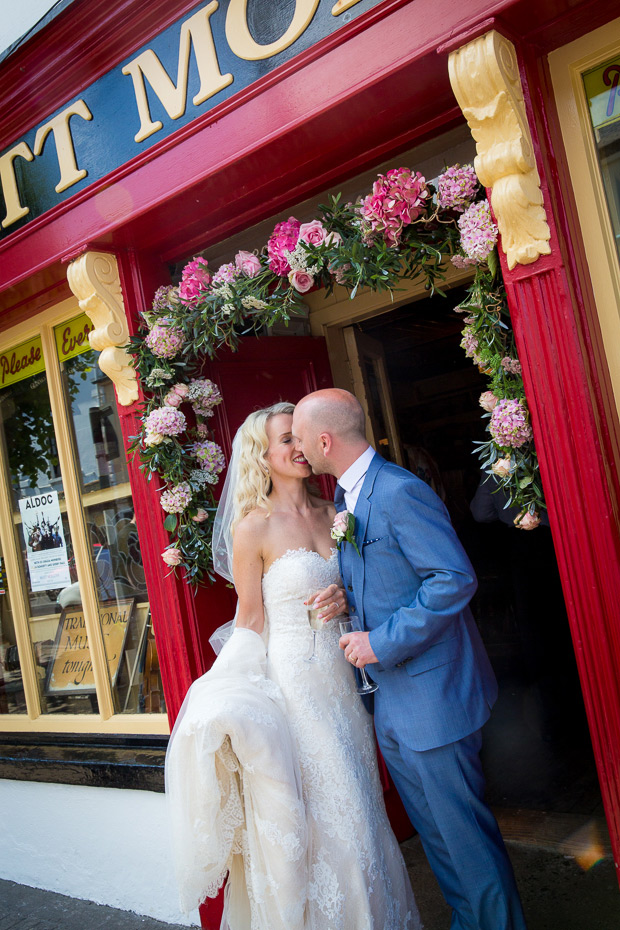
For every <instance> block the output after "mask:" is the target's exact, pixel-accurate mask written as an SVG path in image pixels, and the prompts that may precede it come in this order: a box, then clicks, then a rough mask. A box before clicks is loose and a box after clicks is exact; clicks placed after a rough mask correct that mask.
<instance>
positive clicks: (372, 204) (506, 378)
mask: <svg viewBox="0 0 620 930" xmlns="http://www.w3.org/2000/svg"><path fill="white" fill-rule="evenodd" d="M319 210H320V211H321V218H320V219H313V220H311V221H310V222H307V223H300V222H299V221H298V220H297V219H296V218H295V217H292V216H291V217H289V219H288V220H287V221H285V222H281V223H278V224H277V225H276V226H275V228H274V231H273V233H272V235H271V236H270V238H269V240H268V242H267V244H266V246H265V247H264V248H263V249H262V250H261V251H260V252H259V253H254V252H246V251H239V252H237V254H236V255H235V257H234V261H232V262H229V263H226V264H224V265H221V266H220V268H218V269H217V271H216V272H215V273H214V274H212V273H211V271H210V270H209V266H208V262H207V260H206V259H205V258H203V257H201V256H198V257H196V258H194V259H193V260H192V261H191V262H189V263H188V264H187V265H186V266H185V267H184V269H183V273H182V278H181V282H180V284H179V285H178V286H176V287H173V286H171V287H161V288H159V290H158V291H157V292H156V294H155V298H154V301H153V306H152V309H151V311H149V312H147V313H144V314H143V317H144V323H145V327H146V334H145V335H141V336H139V337H137V338H135V339H134V340H132V343H131V346H130V351H131V352H132V353H133V355H134V357H135V362H136V368H137V370H138V372H139V374H140V377H141V380H142V383H143V385H144V387H145V388H146V390H147V391H148V392H149V394H150V396H149V398H148V400H147V401H146V404H145V410H144V413H143V417H142V431H141V434H140V435H139V436H136V437H134V439H133V443H132V447H131V448H132V451H134V452H139V454H140V457H141V460H142V465H141V468H142V469H143V470H144V471H145V472H146V474H147V476H148V477H149V479H150V478H151V477H152V475H153V474H155V473H157V474H159V475H160V476H161V478H162V479H163V482H164V488H163V490H162V494H161V498H160V503H161V506H162V509H163V511H164V512H165V513H166V514H167V516H166V517H165V519H164V526H165V528H166V529H167V530H168V532H169V533H170V534H171V535H172V540H171V544H170V545H169V547H168V548H167V549H166V550H165V551H164V553H162V558H163V559H164V562H165V563H166V564H167V565H170V566H171V567H173V568H176V567H177V566H179V565H180V566H182V567H183V568H184V570H185V573H186V577H187V579H188V580H189V581H190V582H191V583H192V584H199V583H200V582H202V581H203V580H204V576H205V575H206V576H207V577H208V578H209V579H211V580H212V577H213V576H212V573H211V567H210V566H211V542H210V540H211V532H212V524H213V516H214V514H215V510H216V500H215V496H214V493H213V488H214V485H215V484H217V482H218V480H219V475H220V473H221V472H222V470H223V469H224V467H225V461H224V456H223V454H222V450H221V448H220V447H219V445H217V443H216V442H214V440H213V436H212V433H211V431H210V430H209V427H208V423H207V421H208V419H209V418H210V417H211V416H212V415H213V408H214V407H215V406H216V405H217V404H219V403H220V402H221V399H222V398H221V395H220V392H219V389H218V388H217V386H216V385H215V384H213V382H211V381H209V380H207V379H205V378H203V377H201V364H202V360H203V359H204V357H205V356H208V357H210V358H212V357H214V356H215V354H216V353H217V351H218V349H220V348H221V347H222V346H228V347H229V348H232V349H235V348H236V346H237V345H238V343H239V339H240V338H241V337H242V336H245V335H247V334H249V333H256V334H258V333H260V332H261V331H264V330H265V329H268V328H270V327H272V326H273V325H274V324H275V323H276V322H284V323H285V324H288V322H289V320H290V319H291V318H292V317H293V316H295V315H296V314H299V313H300V312H302V311H303V309H304V304H303V295H304V294H306V293H307V292H308V291H309V290H311V289H312V288H315V287H324V288H325V289H326V293H327V294H330V293H331V292H332V291H333V288H334V287H335V285H341V286H343V287H345V288H347V290H348V291H349V292H350V296H351V298H353V297H355V295H356V293H357V291H358V289H359V288H360V287H362V288H363V287H367V288H370V289H371V290H373V291H383V290H385V291H392V290H394V289H396V288H397V287H398V284H399V281H400V280H401V279H402V278H409V279H411V280H419V281H422V282H423V283H424V286H425V287H426V289H427V290H428V291H429V293H430V294H433V293H435V292H437V293H439V294H444V292H443V291H442V290H441V289H440V286H439V285H440V284H441V282H442V281H443V279H444V276H445V271H446V259H447V258H450V260H451V261H452V262H453V264H454V265H456V266H457V267H459V268H464V267H467V266H469V265H471V266H473V268H474V282H473V284H472V285H471V287H470V288H469V290H468V295H467V298H466V299H465V301H464V302H463V303H462V304H461V305H460V306H459V307H457V308H456V310H457V312H459V313H465V314H466V316H465V321H464V322H465V327H464V329H463V338H462V342H461V346H462V347H463V349H464V351H465V352H466V354H467V356H468V357H470V358H471V359H472V361H473V363H474V364H476V365H477V366H478V368H479V369H480V371H481V372H483V373H484V374H485V375H487V376H488V377H489V379H490V381H489V388H488V390H487V391H485V392H484V393H483V394H482V395H481V398H480V404H481V406H482V407H483V409H484V411H485V414H484V416H486V417H488V419H489V423H488V424H487V431H488V433H489V435H490V438H489V439H488V440H487V441H485V442H481V443H478V446H479V449H478V451H479V455H480V459H481V463H482V467H483V468H484V470H485V471H486V472H487V473H488V474H489V475H490V476H493V477H492V478H491V479H490V480H494V481H495V482H496V483H497V484H498V486H499V487H501V488H503V490H504V492H506V495H507V498H508V503H507V506H508V505H512V506H516V507H518V508H519V515H518V517H517V518H516V520H515V524H516V525H517V526H518V527H519V528H521V529H533V528H534V527H535V526H537V525H538V523H539V522H540V511H541V510H542V509H544V507H545V503H544V498H543V493H542V487H541V483H540V478H539V474H538V460H537V457H536V451H535V448H534V444H533V441H532V430H531V426H530V422H529V412H528V408H527V403H526V400H525V392H524V388H523V379H522V377H521V365H520V363H519V360H518V357H517V353H516V350H515V344H514V337H513V333H512V329H511V326H510V316H509V313H508V307H507V303H506V294H505V290H504V286H503V282H502V280H501V275H500V274H499V262H498V258H497V252H496V249H495V246H496V242H497V227H496V225H495V224H494V222H493V219H492V216H491V212H490V209H489V205H488V203H487V201H486V199H485V198H484V191H483V190H482V189H481V188H480V185H479V183H478V179H477V177H476V174H475V172H474V169H473V168H472V166H471V165H465V166H460V165H453V166H452V167H450V168H448V169H447V170H446V171H444V173H443V174H441V175H440V177H439V178H438V179H437V181H436V183H435V184H431V183H429V182H427V181H426V179H425V178H424V177H423V176H422V175H421V174H420V172H415V171H413V170H411V169H409V168H397V169H392V170H390V171H387V172H386V174H385V175H379V176H378V178H377V180H376V181H375V182H374V184H373V188H372V192H370V193H369V194H368V195H367V196H366V197H364V198H361V199H359V200H358V201H356V202H355V203H346V204H343V203H341V196H340V195H338V196H336V197H332V198H331V199H330V203H329V204H328V205H324V206H320V207H319ZM444 296H445V295H444ZM181 407H185V409H186V411H187V412H184V411H183V410H181V409H180V408H181ZM188 407H189V408H190V409H191V413H190V412H189V410H188V409H187V408H188Z"/></svg>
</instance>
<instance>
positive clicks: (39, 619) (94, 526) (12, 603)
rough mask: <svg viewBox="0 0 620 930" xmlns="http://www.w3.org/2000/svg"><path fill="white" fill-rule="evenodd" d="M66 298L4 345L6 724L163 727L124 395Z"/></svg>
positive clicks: (1, 611)
mask: <svg viewBox="0 0 620 930" xmlns="http://www.w3.org/2000/svg"><path fill="white" fill-rule="evenodd" d="M69 303H70V304H71V308H72V309H73V313H72V314H68V315H67V316H65V318H61V319H60V320H59V319H58V314H55V315H54V314H48V315H47V316H46V317H45V318H42V319H41V321H40V325H39V326H38V328H37V330H38V334H37V335H34V336H32V337H31V338H30V339H28V340H25V341H23V340H22V341H19V342H13V343H12V344H11V343H8V342H7V343H5V344H0V537H1V540H2V554H3V555H4V556H5V558H2V560H1V568H0V572H1V574H0V730H1V729H11V728H14V724H15V721H16V720H18V719H19V717H20V716H21V717H22V719H21V726H20V728H21V729H31V728H34V729H37V728H38V727H39V728H43V729H46V730H49V729H50V723H48V722H47V721H49V720H51V719H52V718H53V726H52V727H51V728H52V729H60V730H64V731H69V730H71V729H72V728H75V726H76V724H75V723H74V722H75V720H76V719H79V720H80V721H81V723H80V725H79V726H77V729H79V730H80V731H84V730H85V729H86V730H88V729H92V730H93V731H96V730H98V729H104V730H105V731H107V732H113V731H114V730H115V729H118V730H119V731H121V732H128V731H130V730H131V731H136V732H141V731H144V728H145V727H146V729H147V730H148V731H149V732H166V722H165V717H164V716H163V715H164V714H165V705H164V699H163V692H162V687H161V678H160V675H159V667H158V662H157V653H156V649H155V643H154V638H153V630H152V623H151V617H150V611H149V603H148V597H147V592H146V583H145V573H144V568H143V565H142V557H141V553H140V542H139V539H138V534H137V529H136V522H135V517H134V510H133V504H132V498H131V490H130V485H129V477H128V470H127V461H126V456H125V450H124V446H123V441H122V434H121V428H120V421H119V417H118V412H117V407H116V399H115V394H114V388H113V385H112V382H111V381H110V380H109V378H108V377H107V376H106V375H105V374H103V373H102V371H101V370H100V369H99V367H98V365H97V357H98V353H97V352H95V351H94V350H92V349H91V348H90V344H89V342H88V333H89V331H90V330H92V328H93V327H92V324H91V323H90V320H89V318H88V317H87V316H86V315H84V314H77V315H76V312H75V310H76V308H75V304H73V302H69ZM76 715H79V718H77V716H76ZM149 718H150V719H151V720H152V723H151V724H150V725H149V724H148V719H149ZM3 721H4V723H7V725H6V726H5V725H4V723H3ZM8 721H12V723H13V726H12V727H11V726H8ZM72 721H74V722H73V723H72Z"/></svg>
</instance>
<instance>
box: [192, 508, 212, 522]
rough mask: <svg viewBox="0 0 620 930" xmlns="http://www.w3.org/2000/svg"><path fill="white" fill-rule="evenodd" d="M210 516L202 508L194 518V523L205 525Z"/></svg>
mask: <svg viewBox="0 0 620 930" xmlns="http://www.w3.org/2000/svg"><path fill="white" fill-rule="evenodd" d="M208 516H209V514H208V513H207V511H206V510H204V509H203V508H202V507H199V508H198V510H197V511H196V513H195V515H194V516H193V517H192V520H193V521H194V523H204V522H205V520H206V519H207V518H208Z"/></svg>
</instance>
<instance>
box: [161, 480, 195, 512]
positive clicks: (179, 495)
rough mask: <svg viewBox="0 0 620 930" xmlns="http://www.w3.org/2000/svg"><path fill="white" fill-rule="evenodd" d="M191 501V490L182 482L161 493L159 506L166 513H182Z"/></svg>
mask: <svg viewBox="0 0 620 930" xmlns="http://www.w3.org/2000/svg"><path fill="white" fill-rule="evenodd" d="M191 499H192V489H191V488H190V486H189V484H188V483H187V481H182V482H181V484H176V485H175V486H174V487H173V488H169V489H168V490H167V491H164V492H163V493H162V495H161V498H160V504H161V506H162V509H163V510H165V511H166V513H183V511H184V510H185V508H186V507H187V505H188V504H189V502H190V501H191Z"/></svg>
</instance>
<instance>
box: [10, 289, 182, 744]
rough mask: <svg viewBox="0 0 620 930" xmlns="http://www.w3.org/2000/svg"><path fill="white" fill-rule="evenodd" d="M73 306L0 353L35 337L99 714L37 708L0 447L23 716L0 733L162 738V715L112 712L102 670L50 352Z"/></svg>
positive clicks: (24, 328)
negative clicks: (39, 347)
mask: <svg viewBox="0 0 620 930" xmlns="http://www.w3.org/2000/svg"><path fill="white" fill-rule="evenodd" d="M82 312H83V311H82V309H81V308H80V305H79V303H78V301H77V300H76V299H75V298H74V297H72V298H68V299H66V300H63V301H61V302H60V303H58V304H55V305H54V306H53V307H50V308H48V309H47V310H43V311H42V312H41V313H39V314H37V315H36V316H35V317H33V318H32V319H30V320H28V321H26V322H21V323H19V324H17V325H16V326H13V327H11V328H9V329H6V330H4V331H3V332H2V333H0V352H5V351H7V350H8V349H10V348H12V347H14V346H17V345H19V344H20V343H22V342H25V341H27V340H28V339H31V338H33V337H35V336H40V337H41V344H42V348H43V358H44V361H45V374H46V377H47V384H48V391H49V398H50V406H51V412H52V421H53V424H54V433H55V436H56V445H57V449H58V458H59V462H60V470H61V474H62V480H63V489H64V495H65V505H66V511H67V520H68V523H69V529H70V532H71V539H72V545H73V552H74V556H75V562H76V568H77V572H78V577H79V578H80V580H85V581H86V580H87V581H88V584H85V585H84V589H85V590H84V591H83V592H82V607H83V611H84V622H85V626H86V633H87V635H88V643H89V647H90V654H91V658H92V663H93V674H94V678H95V687H96V692H97V703H98V707H99V712H98V713H96V714H70V713H69V714H66V713H62V714H61V713H57V714H47V713H43V712H42V710H41V701H40V694H39V688H38V684H37V675H36V668H35V663H34V655H33V647H32V642H31V635H30V629H29V612H28V608H27V595H26V592H25V589H24V580H23V572H22V567H21V563H20V559H19V555H18V552H17V547H16V537H15V520H14V515H13V511H12V507H11V488H10V486H9V473H8V468H7V467H6V463H5V462H2V456H3V455H4V453H3V451H2V450H0V541H1V543H2V550H3V557H4V560H5V568H6V577H7V586H8V591H9V597H10V598H11V609H12V612H13V618H14V623H15V638H16V641H17V648H18V653H19V661H20V669H21V672H22V680H23V686H24V694H25V698H26V707H27V713H20V714H18V713H11V714H0V732H3V733H20V732H32V733H37V732H38V733H54V732H56V733H93V734H140V735H143V734H145V735H168V734H169V732H170V727H169V723H168V716H167V714H166V713H158V714H135V713H134V714H123V713H116V712H115V710H114V699H113V695H112V685H111V682H110V678H109V675H108V671H107V658H106V653H105V647H104V641H103V632H102V629H101V625H100V623H99V607H98V603H97V595H96V581H95V576H94V571H95V569H94V565H93V562H92V559H91V557H90V552H89V548H88V544H87V534H86V522H85V511H84V506H83V502H82V491H81V486H80V477H79V472H78V469H79V462H78V460H77V456H76V457H74V455H73V441H72V433H71V425H70V422H69V411H68V410H67V406H66V402H65V398H64V393H63V387H62V373H61V368H60V363H59V359H58V354H57V348H56V340H55V335H54V329H55V327H56V326H58V325H59V324H62V323H63V322H66V321H69V320H71V319H73V318H74V317H76V316H79V315H81V313H82Z"/></svg>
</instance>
